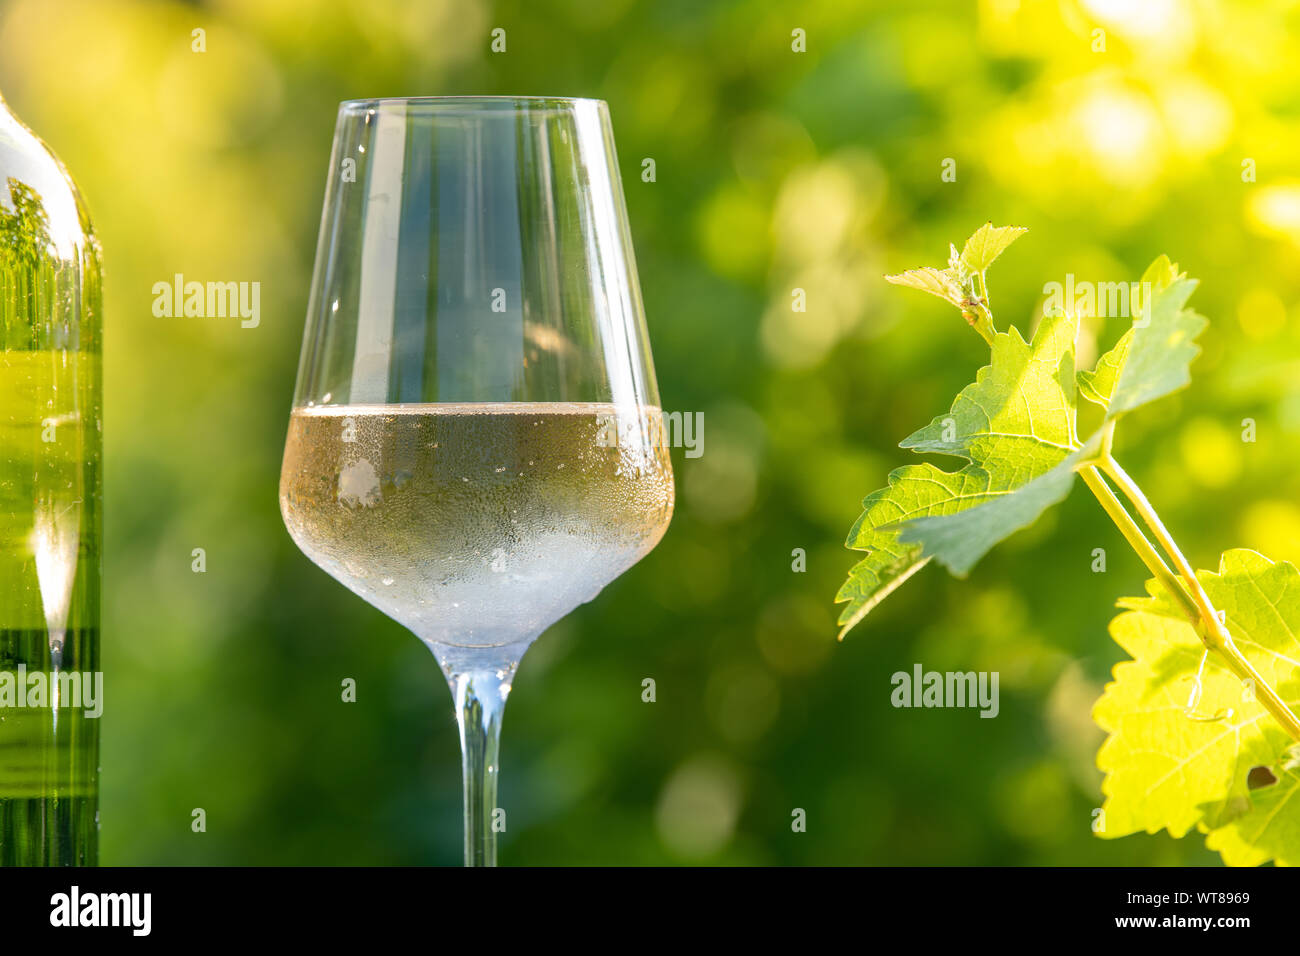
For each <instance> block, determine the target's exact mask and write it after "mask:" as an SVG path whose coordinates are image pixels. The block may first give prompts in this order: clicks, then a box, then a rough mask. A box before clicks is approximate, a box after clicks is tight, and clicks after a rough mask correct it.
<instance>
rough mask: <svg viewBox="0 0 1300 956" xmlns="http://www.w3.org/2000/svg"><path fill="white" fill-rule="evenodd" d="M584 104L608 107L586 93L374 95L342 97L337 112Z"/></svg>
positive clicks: (546, 106) (549, 106) (559, 106)
mask: <svg viewBox="0 0 1300 956" xmlns="http://www.w3.org/2000/svg"><path fill="white" fill-rule="evenodd" d="M584 104H591V105H594V106H596V107H598V108H604V109H608V108H609V106H608V104H607V103H606V102H605V101H604V100H601V99H596V98H594V97H589V96H511V95H490V96H477V95H469V96H377V97H371V98H369V99H355V100H343V101H342V102H340V103H339V111H340V112H344V113H356V112H363V111H365V110H368V109H375V108H377V107H380V106H399V105H400V106H406V107H417V108H425V109H429V110H435V109H438V108H455V107H461V108H466V107H468V108H480V109H508V108H510V107H512V106H515V107H518V106H526V107H532V108H536V109H570V108H574V107H577V106H581V105H584Z"/></svg>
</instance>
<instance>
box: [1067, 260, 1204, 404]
mask: <svg viewBox="0 0 1300 956" xmlns="http://www.w3.org/2000/svg"><path fill="white" fill-rule="evenodd" d="M1139 288H1141V289H1142V290H1143V294H1142V297H1141V300H1140V301H1141V306H1140V308H1135V309H1134V312H1135V315H1134V320H1133V325H1132V326H1131V327H1130V328H1129V329H1128V330H1127V331H1126V332H1125V333H1124V334H1123V335H1122V336H1121V337H1120V340H1119V341H1118V342H1117V343H1115V347H1114V348H1112V349H1111V350H1110V351H1109V352H1107V353H1106V354H1105V355H1103V356H1102V357H1101V358H1100V359H1099V360H1098V362H1097V367H1096V368H1095V369H1094V370H1093V371H1091V372H1088V371H1083V372H1080V373H1079V394H1081V395H1082V396H1083V397H1084V398H1086V399H1088V400H1089V401H1090V402H1094V403H1096V404H1098V405H1101V406H1102V407H1103V408H1105V409H1106V419H1107V420H1108V421H1110V420H1113V419H1115V418H1118V417H1119V416H1120V415H1122V414H1124V413H1125V412H1130V411H1132V410H1133V409H1135V408H1138V407H1140V406H1142V405H1146V404H1148V403H1149V402H1153V401H1155V400H1156V399H1158V398H1163V397H1164V396H1166V395H1168V394H1170V393H1171V392H1176V391H1178V390H1179V389H1180V388H1183V387H1185V386H1186V385H1188V384H1189V383H1190V382H1191V371H1190V366H1191V363H1192V360H1193V359H1195V358H1196V356H1197V355H1199V354H1200V351H1201V350H1200V348H1199V347H1198V346H1197V345H1196V341H1195V340H1196V337H1197V336H1198V335H1200V334H1201V331H1202V330H1203V329H1204V328H1205V326H1206V324H1207V320H1206V319H1205V317H1204V316H1202V315H1199V314H1198V313H1196V312H1194V311H1192V310H1190V309H1185V308H1183V306H1185V305H1186V304H1187V299H1188V297H1189V296H1191V294H1192V292H1193V290H1194V289H1195V288H1196V281H1195V280H1194V279H1188V278H1187V277H1186V275H1185V274H1182V273H1179V271H1178V266H1177V265H1175V264H1174V263H1172V262H1170V261H1169V258H1168V257H1167V256H1160V257H1159V258H1158V259H1156V260H1155V262H1153V263H1151V265H1150V266H1149V267H1148V268H1147V270H1146V272H1145V273H1143V275H1142V279H1141V282H1140V285H1139ZM1135 300H1137V296H1136V295H1135V296H1133V297H1131V298H1130V301H1131V302H1132V301H1135Z"/></svg>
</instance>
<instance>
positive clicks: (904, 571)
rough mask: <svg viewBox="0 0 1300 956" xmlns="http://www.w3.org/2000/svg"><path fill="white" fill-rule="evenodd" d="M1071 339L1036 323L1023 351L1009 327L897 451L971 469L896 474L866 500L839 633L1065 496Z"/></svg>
mask: <svg viewBox="0 0 1300 956" xmlns="http://www.w3.org/2000/svg"><path fill="white" fill-rule="evenodd" d="M1076 331H1077V326H1076V325H1075V320H1074V318H1073V316H1066V315H1061V316H1051V317H1046V318H1044V319H1043V321H1042V322H1041V323H1040V324H1039V327H1038V330H1037V332H1036V334H1035V335H1034V338H1033V341H1032V343H1026V342H1025V340H1024V339H1023V338H1021V336H1020V333H1019V332H1018V331H1017V330H1016V329H1014V328H1012V329H1009V330H1008V331H1006V332H1001V333H998V335H997V336H996V337H995V338H994V342H993V355H992V361H991V362H990V364H989V365H988V366H986V367H985V368H983V369H981V370H980V372H979V374H978V375H977V376H976V380H975V382H974V384H972V385H969V386H967V387H966V388H965V389H963V390H962V392H961V394H960V395H958V396H957V398H956V400H955V401H954V402H953V405H952V409H951V411H950V412H949V413H948V414H947V415H942V416H939V417H937V418H935V419H934V421H932V422H931V423H930V424H929V425H928V426H926V427H925V428H922V429H921V430H920V431H918V432H916V433H915V434H914V435H912V436H911V437H910V438H908V439H906V440H905V441H904V442H903V447H905V448H912V449H914V450H916V451H920V452H942V453H945V454H950V455H956V456H960V457H963V458H966V459H967V460H968V464H967V465H966V466H965V467H964V468H962V469H960V470H959V471H956V472H945V471H942V470H940V469H939V468H936V467H935V466H934V465H930V464H923V465H909V466H906V467H904V468H899V469H897V470H895V471H894V472H892V473H891V474H890V476H889V484H888V486H887V487H885V488H882V489H881V490H879V491H877V492H874V493H873V494H871V495H868V496H867V498H866V500H864V501H863V508H864V511H863V513H862V516H861V517H859V518H858V521H857V523H856V524H855V525H854V526H853V529H852V530H851V531H850V532H849V538H848V541H847V542H846V544H847V546H848V547H850V548H853V549H855V550H860V551H866V552H867V556H866V557H865V558H864V559H863V560H862V561H860V562H859V563H858V564H857V565H856V566H854V567H853V568H852V569H851V570H850V572H849V578H848V580H847V581H846V582H845V583H844V585H843V587H841V588H840V592H839V594H838V595H837V597H836V600H837V601H848V602H849V606H848V607H847V608H846V609H845V610H844V612H843V614H841V616H840V623H841V624H842V625H843V630H844V631H847V630H848V629H849V628H851V627H852V626H853V625H854V624H856V623H857V622H858V621H860V620H861V619H862V617H863V616H865V615H866V614H867V613H868V612H869V611H870V610H871V609H872V608H874V607H875V606H876V605H877V604H879V603H880V601H881V600H882V599H883V598H884V597H886V596H887V595H888V594H889V593H891V592H892V591H893V590H894V588H896V587H898V585H899V584H901V583H902V582H903V581H905V580H906V579H907V578H908V577H910V576H911V575H912V574H914V573H915V572H916V571H917V570H918V569H919V568H920V567H921V565H923V564H924V563H925V561H926V560H927V559H928V558H929V557H930V556H931V555H934V556H937V557H938V558H939V560H940V561H942V562H943V563H944V564H946V565H947V566H948V567H949V568H951V569H952V570H954V571H956V572H957V573H959V574H961V573H965V571H966V570H968V569H969V567H970V566H971V565H972V564H974V562H975V561H976V560H978V558H979V557H980V556H981V555H982V554H983V553H984V552H985V551H987V550H988V549H989V548H990V547H992V546H993V545H994V544H996V543H997V542H998V541H1000V540H1001V539H1002V538H1004V537H1006V536H1007V535H1009V534H1011V533H1012V532H1013V531H1015V530H1016V529H1018V528H1020V527H1023V526H1024V525H1026V524H1028V523H1030V522H1032V521H1033V520H1034V518H1036V517H1037V516H1038V514H1039V513H1041V511H1042V509H1043V508H1045V507H1047V506H1048V505H1050V504H1051V503H1053V502H1054V501H1057V500H1059V499H1060V498H1061V497H1063V496H1064V495H1065V494H1066V493H1067V492H1068V491H1069V487H1070V484H1071V482H1072V480H1073V465H1074V462H1075V461H1077V459H1078V457H1079V456H1080V455H1081V454H1082V453H1083V448H1082V447H1081V446H1080V445H1079V444H1078V442H1077V441H1076V439H1075V434H1074V402H1075V390H1074V336H1075V333H1076ZM959 518H960V519H961V520H958V519H959ZM951 522H956V523H955V524H950V523H951ZM952 535H956V536H957V538H959V539H960V540H952ZM841 633H843V631H841Z"/></svg>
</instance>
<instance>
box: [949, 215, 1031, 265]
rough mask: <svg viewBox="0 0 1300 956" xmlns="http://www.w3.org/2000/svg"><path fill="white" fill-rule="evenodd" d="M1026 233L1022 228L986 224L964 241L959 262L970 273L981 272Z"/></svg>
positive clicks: (1026, 230)
mask: <svg viewBox="0 0 1300 956" xmlns="http://www.w3.org/2000/svg"><path fill="white" fill-rule="evenodd" d="M1028 231H1029V230H1028V229H1026V228H1025V227H1024V226H995V225H993V223H991V222H986V223H984V225H982V226H980V227H979V228H978V229H976V230H975V234H974V235H973V236H971V237H970V238H969V239H967V240H966V245H964V246H963V247H962V250H961V261H962V262H963V263H964V264H965V266H966V268H967V269H969V270H970V271H971V272H983V271H984V270H985V269H987V268H988V267H989V266H990V265H992V264H993V260H994V259H996V258H997V257H998V256H1000V255H1002V253H1003V251H1005V249H1006V248H1007V246H1009V245H1011V243H1013V242H1015V241H1016V240H1017V239H1019V238H1020V237H1021V236H1023V235H1024V234H1025V233H1026V232H1028Z"/></svg>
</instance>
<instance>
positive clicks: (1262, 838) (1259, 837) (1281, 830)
mask: <svg viewBox="0 0 1300 956" xmlns="http://www.w3.org/2000/svg"><path fill="white" fill-rule="evenodd" d="M1294 751H1295V748H1292V754H1293V756H1292V757H1291V758H1290V759H1289V760H1288V761H1287V762H1286V764H1284V765H1283V766H1282V767H1281V768H1276V769H1275V773H1274V776H1276V777H1277V782H1276V783H1274V784H1271V785H1270V786H1267V787H1262V788H1260V789H1258V790H1252V791H1250V809H1249V810H1248V811H1247V812H1245V813H1243V814H1241V815H1240V816H1238V817H1237V818H1236V819H1234V820H1233V821H1232V822H1230V823H1228V824H1226V825H1225V826H1221V827H1219V828H1218V829H1215V830H1211V831H1210V833H1209V835H1208V836H1207V837H1206V838H1205V845H1206V846H1207V847H1209V848H1210V849H1211V850H1217V851H1218V852H1219V855H1220V856H1222V857H1223V862H1224V863H1226V864H1228V866H1259V865H1260V864H1262V863H1267V862H1269V861H1270V860H1272V861H1273V862H1274V863H1276V864H1277V865H1278V866H1297V865H1300V809H1297V807H1298V806H1300V801H1296V800H1294V799H1293V798H1294V797H1295V796H1296V794H1297V793H1300V770H1297V767H1296V761H1295V757H1294Z"/></svg>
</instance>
